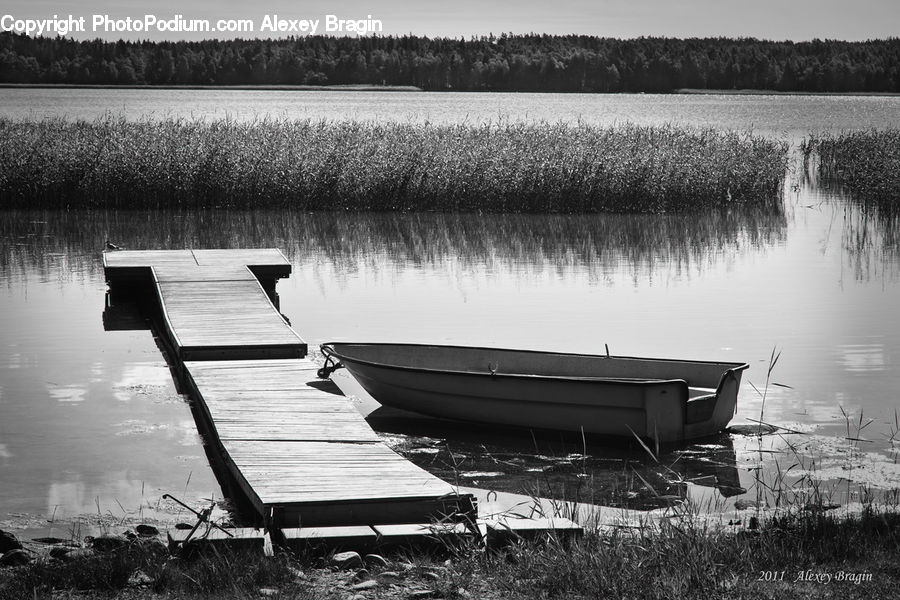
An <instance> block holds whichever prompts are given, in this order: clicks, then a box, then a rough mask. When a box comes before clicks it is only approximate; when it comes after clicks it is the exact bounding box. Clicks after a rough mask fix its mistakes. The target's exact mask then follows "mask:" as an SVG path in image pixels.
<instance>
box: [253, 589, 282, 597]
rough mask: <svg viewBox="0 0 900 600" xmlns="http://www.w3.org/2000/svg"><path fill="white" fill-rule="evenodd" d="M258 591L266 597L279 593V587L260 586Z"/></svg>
mask: <svg viewBox="0 0 900 600" xmlns="http://www.w3.org/2000/svg"><path fill="white" fill-rule="evenodd" d="M257 593H258V594H259V595H260V596H262V597H264V598H271V597H272V596H277V595H278V589H277V588H259V590H258V592H257Z"/></svg>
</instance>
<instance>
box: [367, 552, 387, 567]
mask: <svg viewBox="0 0 900 600" xmlns="http://www.w3.org/2000/svg"><path fill="white" fill-rule="evenodd" d="M365 561H366V564H367V565H368V566H370V567H378V568H380V569H384V568H385V567H387V566H388V561H387V559H386V558H385V557H383V556H381V555H380V554H366V557H365Z"/></svg>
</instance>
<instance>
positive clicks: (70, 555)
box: [61, 548, 97, 560]
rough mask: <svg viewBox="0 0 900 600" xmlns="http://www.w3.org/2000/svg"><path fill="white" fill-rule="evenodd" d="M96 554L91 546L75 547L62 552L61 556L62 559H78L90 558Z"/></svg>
mask: <svg viewBox="0 0 900 600" xmlns="http://www.w3.org/2000/svg"><path fill="white" fill-rule="evenodd" d="M95 554H97V553H96V552H94V549H93V548H77V549H75V550H72V551H71V552H67V553H66V554H63V555H62V557H61V558H63V559H64V560H78V559H81V558H90V557H92V556H94V555H95Z"/></svg>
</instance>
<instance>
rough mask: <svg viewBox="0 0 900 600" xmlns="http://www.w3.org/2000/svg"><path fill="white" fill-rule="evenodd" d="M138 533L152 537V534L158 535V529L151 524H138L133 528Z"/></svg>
mask: <svg viewBox="0 0 900 600" xmlns="http://www.w3.org/2000/svg"><path fill="white" fill-rule="evenodd" d="M134 530H135V531H136V532H137V534H138V535H142V536H144V537H152V536H154V535H159V529H157V528H156V527H154V526H153V525H145V524H143V523H142V524H140V525H138V526H137V527H135V528H134Z"/></svg>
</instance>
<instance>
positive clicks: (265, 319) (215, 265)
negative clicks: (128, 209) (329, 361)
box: [103, 249, 307, 361]
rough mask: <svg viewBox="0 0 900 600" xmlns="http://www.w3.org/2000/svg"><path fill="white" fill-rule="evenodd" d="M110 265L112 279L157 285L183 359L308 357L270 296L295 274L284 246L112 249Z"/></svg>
mask: <svg viewBox="0 0 900 600" xmlns="http://www.w3.org/2000/svg"><path fill="white" fill-rule="evenodd" d="M103 268H104V271H105V273H106V280H107V282H110V283H132V284H134V283H149V284H151V285H153V286H154V287H155V289H156V294H157V296H158V298H159V302H160V307H161V309H162V314H163V320H164V323H165V330H166V335H167V337H168V338H169V342H170V343H171V345H172V347H173V348H174V349H175V352H176V353H177V354H178V356H177V358H178V359H179V360H182V361H184V360H211V359H242V358H302V357H304V356H306V350H307V348H306V342H304V341H303V339H302V338H301V337H300V336H299V335H297V333H296V332H295V331H294V330H293V329H291V327H290V325H288V323H287V322H286V321H285V319H284V317H282V315H281V313H280V312H278V309H277V308H276V307H275V305H274V304H273V303H272V299H271V297H270V294H274V289H275V282H276V281H277V279H279V278H282V277H287V276H288V275H290V272H291V265H290V263H289V262H288V261H287V259H286V258H285V257H284V255H283V254H281V252H279V251H278V250H271V249H265V250H156V251H146V252H144V251H117V252H105V253H104V254H103Z"/></svg>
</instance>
